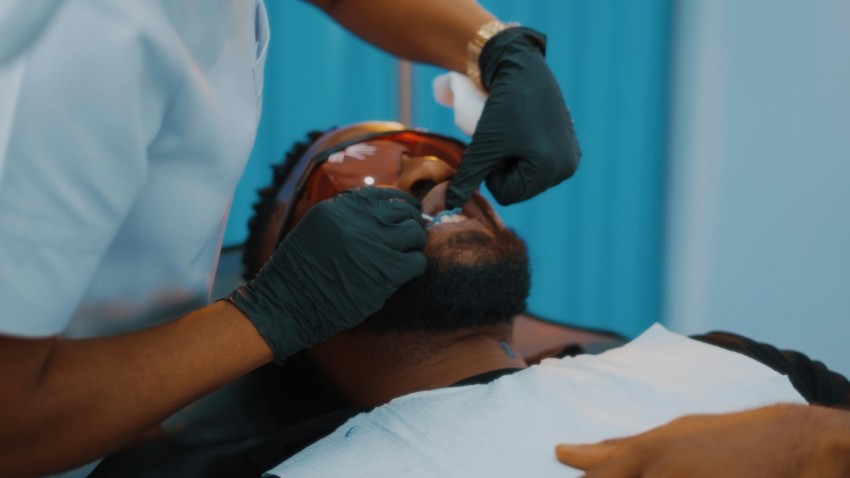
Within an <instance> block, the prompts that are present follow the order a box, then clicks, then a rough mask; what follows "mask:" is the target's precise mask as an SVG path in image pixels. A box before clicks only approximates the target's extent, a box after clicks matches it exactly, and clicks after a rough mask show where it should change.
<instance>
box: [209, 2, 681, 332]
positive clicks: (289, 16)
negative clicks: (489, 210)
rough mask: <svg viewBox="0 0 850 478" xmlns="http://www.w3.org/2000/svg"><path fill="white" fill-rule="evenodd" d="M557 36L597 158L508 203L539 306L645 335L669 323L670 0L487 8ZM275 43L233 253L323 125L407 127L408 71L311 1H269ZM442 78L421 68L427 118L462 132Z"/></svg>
mask: <svg viewBox="0 0 850 478" xmlns="http://www.w3.org/2000/svg"><path fill="white" fill-rule="evenodd" d="M481 3H482V4H483V5H484V6H485V7H487V8H488V9H489V10H490V11H492V12H493V13H495V14H496V15H497V16H498V17H499V18H501V19H503V20H506V21H508V20H516V21H520V22H521V23H522V24H524V25H526V26H530V27H532V28H536V29H539V30H541V31H543V32H545V33H546V34H547V35H548V37H549V49H548V53H547V59H548V62H549V64H550V65H551V67H552V69H553V71H554V72H555V75H556V77H557V78H558V81H559V83H560V84H561V88H562V90H563V92H564V95H565V97H566V98H567V103H568V104H569V106H570V109H571V111H572V113H573V117H574V119H575V122H576V130H577V132H578V135H579V141H580V143H581V146H582V150H583V152H584V156H583V159H582V164H581V167H580V168H579V172H578V173H577V174H576V176H575V177H574V178H573V179H571V180H570V181H568V182H566V183H564V184H562V185H561V186H559V187H557V188H554V189H553V190H550V191H548V192H546V193H544V194H543V195H541V196H539V197H538V198H535V199H533V200H531V201H528V202H526V203H524V204H521V205H515V206H510V207H507V208H501V209H500V212H501V214H502V216H503V218H504V219H505V222H506V223H508V224H509V225H510V226H512V227H514V228H515V229H516V230H517V231H518V232H519V233H520V234H521V235H522V236H523V237H524V238H525V239H526V240H527V242H528V244H529V248H530V254H531V258H532V266H533V268H534V274H535V275H534V285H533V290H532V296H531V298H530V300H529V308H530V310H531V311H532V312H535V313H537V314H541V315H543V316H547V317H550V318H552V319H555V320H559V321H566V322H570V323H574V324H579V325H585V326H592V327H602V328H609V329H613V330H616V331H619V332H621V333H625V334H628V335H634V334H636V333H638V332H640V331H641V330H643V329H644V328H645V327H646V326H648V325H649V324H651V323H652V322H654V321H657V320H660V319H661V317H660V311H661V303H662V300H661V299H662V298H661V284H662V269H663V267H662V266H663V264H662V229H663V214H662V211H663V210H664V207H663V206H664V197H663V191H664V181H665V174H664V173H665V133H666V126H667V121H666V120H667V115H666V112H667V89H668V88H667V87H668V64H669V52H668V49H669V37H670V30H671V14H672V5H671V1H670V0H644V1H641V2H634V1H630V0H594V1H593V2H587V1H572V0H570V1H566V0H535V1H522V2H520V1H516V0H513V1H511V0H485V1H482V2H481ZM267 6H268V10H269V16H270V19H271V29H272V41H271V46H270V48H269V57H268V62H267V66H266V80H265V81H266V83H265V98H264V111H263V120H262V122H261V124H260V132H259V136H258V138H257V143H256V146H255V148H254V153H253V156H252V158H251V162H250V163H249V166H248V169H247V170H246V172H245V176H244V178H243V180H242V183H241V184H240V186H239V189H238V190H237V194H236V198H235V199H234V205H233V211H232V213H231V218H230V224H229V227H228V232H227V235H226V238H225V243H226V244H227V245H233V244H238V243H240V242H241V241H243V240H244V239H245V235H246V230H245V224H246V222H247V219H248V217H249V216H250V204H251V202H252V201H253V197H254V191H255V190H256V188H257V187H260V186H261V185H263V184H265V183H266V182H267V181H268V180H269V178H270V171H269V168H268V165H269V164H271V163H273V162H275V161H278V160H279V159H280V158H281V156H282V154H283V153H284V152H285V151H286V149H287V148H288V147H289V145H290V144H291V143H292V142H293V141H294V140H296V139H298V138H301V137H302V136H303V135H304V133H306V132H307V131H309V130H311V129H326V128H328V127H330V126H333V125H338V124H345V123H350V122H354V121H361V120H368V119H395V118H396V114H397V113H396V111H397V109H396V104H395V100H396V94H397V93H396V63H395V61H394V60H393V59H392V58H391V57H389V56H388V55H385V54H383V53H381V52H379V51H377V50H375V49H374V48H372V47H370V46H369V45H366V44H365V43H363V42H361V41H360V40H358V39H356V38H354V37H352V36H351V35H350V34H348V33H347V32H345V31H344V30H342V29H341V28H339V27H337V26H336V25H335V24H334V23H333V22H331V21H329V20H328V19H327V18H326V17H325V16H324V15H323V14H322V13H321V12H319V11H318V10H315V9H314V8H312V7H310V6H309V5H306V4H304V3H302V2H292V1H277V2H271V1H269V2H267ZM439 73H441V71H440V70H438V69H436V68H432V67H426V66H417V67H415V73H414V90H415V92H414V97H415V102H414V123H415V125H416V126H421V127H426V128H429V129H431V130H435V131H438V132H442V133H447V134H451V135H455V136H459V137H462V133H460V132H459V131H458V130H457V129H456V128H455V127H454V125H453V124H452V114H451V112H450V111H449V110H446V109H443V108H441V107H439V106H437V105H436V104H434V102H433V100H432V99H431V79H432V78H433V77H434V76H436V75H437V74H439Z"/></svg>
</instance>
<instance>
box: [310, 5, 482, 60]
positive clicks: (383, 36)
mask: <svg viewBox="0 0 850 478" xmlns="http://www.w3.org/2000/svg"><path fill="white" fill-rule="evenodd" d="M310 3H313V4H314V5H316V6H318V7H319V8H321V9H323V10H324V11H325V12H327V14H328V15H330V16H331V17H333V18H334V19H335V20H336V21H337V22H339V23H340V24H341V25H343V26H344V27H346V28H347V29H348V30H350V31H351V32H353V33H354V34H356V35H357V36H359V37H361V38H363V39H364V40H366V41H368V42H370V43H372V44H373V45H375V46H377V47H379V48H381V49H383V50H386V51H388V52H390V53H392V54H394V55H398V56H400V57H402V58H407V59H409V60H413V61H417V62H423V63H430V64H433V65H438V66H441V67H443V68H446V69H449V70H454V71H458V72H462V73H463V72H465V70H466V44H467V43H468V42H469V40H471V39H472V38H473V37H474V36H475V33H476V32H477V31H478V29H479V28H480V27H481V25H483V24H485V23H487V22H489V21H492V20H494V19H495V17H494V16H493V15H491V14H490V13H489V12H487V11H486V10H484V8H482V7H481V6H480V5H478V3H476V2H474V1H472V0H427V1H422V0H310Z"/></svg>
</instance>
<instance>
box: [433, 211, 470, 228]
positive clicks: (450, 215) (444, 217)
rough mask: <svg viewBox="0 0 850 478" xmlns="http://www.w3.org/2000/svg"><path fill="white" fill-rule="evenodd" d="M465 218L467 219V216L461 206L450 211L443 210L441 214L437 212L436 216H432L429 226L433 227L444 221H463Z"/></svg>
mask: <svg viewBox="0 0 850 478" xmlns="http://www.w3.org/2000/svg"><path fill="white" fill-rule="evenodd" d="M464 220H466V216H464V215H463V214H462V213H461V212H460V208H456V209H452V210H449V211H443V212H441V213H439V214H435V215H434V217H433V218H431V223H430V224H428V227H433V226H436V225H437V224H443V223H450V222H461V221H464Z"/></svg>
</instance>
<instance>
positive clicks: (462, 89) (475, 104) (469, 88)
mask: <svg viewBox="0 0 850 478" xmlns="http://www.w3.org/2000/svg"><path fill="white" fill-rule="evenodd" d="M432 87H433V90H434V100H436V101H437V103H439V104H441V105H443V106H446V107H449V108H452V109H454V113H455V124H456V125H457V127H458V128H460V130H461V131H463V132H464V133H466V134H468V135H470V136H472V133H474V132H475V127H476V126H478V120H479V119H480V118H481V113H482V112H483V111H484V103H485V102H486V101H487V95H486V94H484V92H483V91H481V90H479V89H478V87H477V86H475V83H473V82H472V80H470V79H469V77H467V76H466V75H461V74H460V73H455V72H450V73H445V74H442V75H440V76H438V77H436V78H434V82H433V83H432Z"/></svg>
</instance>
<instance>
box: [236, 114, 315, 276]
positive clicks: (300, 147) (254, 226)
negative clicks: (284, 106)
mask: <svg viewBox="0 0 850 478" xmlns="http://www.w3.org/2000/svg"><path fill="white" fill-rule="evenodd" d="M328 131H330V130H328ZM323 134H325V131H311V132H309V133H307V137H306V138H304V139H303V140H301V141H296V142H295V144H293V145H292V147H291V148H289V151H287V152H286V154H284V155H283V160H282V161H281V162H279V163H277V164H273V165H272V174H273V176H272V182H271V184H270V185H268V186H266V187H264V188H261V189H259V190H258V191H257V195H258V198H257V201H256V202H255V203H254V204H253V205H252V206H251V208H252V209H253V210H254V214H253V215H252V216H251V219H249V220H248V239H246V240H245V245H244V246H243V249H242V277H243V278H244V279H245V280H251V279H253V278H254V276H256V275H257V272H259V270H260V268H261V267H263V264H265V262H266V261H267V260H268V259H269V258H268V257H261V256H263V255H264V254H263V247H262V244H263V243H264V241H265V240H267V238H266V237H265V236H266V234H269V233H276V232H277V231H269V230H268V226H269V222H270V221H271V219H272V213H273V212H274V210H275V198H276V197H277V193H278V190H280V188H281V187H283V183H284V181H286V179H287V177H289V174H290V173H291V172H292V168H294V167H295V165H296V164H298V160H299V159H301V156H303V155H304V153H305V152H307V150H308V149H309V148H310V146H312V145H313V143H315V142H316V140H318V139H319V138H320V137H321V136H322V135H323ZM279 239H281V238H275V241H276V242H277V241H278V240H279Z"/></svg>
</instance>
